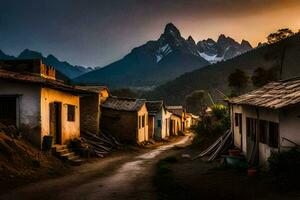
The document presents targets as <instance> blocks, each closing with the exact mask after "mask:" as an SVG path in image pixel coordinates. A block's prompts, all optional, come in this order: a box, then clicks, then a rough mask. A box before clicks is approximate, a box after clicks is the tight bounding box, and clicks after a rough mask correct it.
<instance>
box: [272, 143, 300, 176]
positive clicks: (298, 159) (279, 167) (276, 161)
mask: <svg viewBox="0 0 300 200" xmlns="http://www.w3.org/2000/svg"><path fill="white" fill-rule="evenodd" d="M268 162H269V172H270V173H272V174H273V175H275V176H277V177H281V178H288V179H289V180H290V179H293V180H299V178H300V171H299V169H300V151H299V149H296V148H293V149H291V150H289V151H283V152H280V153H272V155H271V156H270V157H269V159H268Z"/></svg>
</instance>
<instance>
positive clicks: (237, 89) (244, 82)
mask: <svg viewBox="0 0 300 200" xmlns="http://www.w3.org/2000/svg"><path fill="white" fill-rule="evenodd" d="M248 82H249V76H248V75H247V73H246V72H244V71H243V70H240V69H236V70H235V71H234V72H233V73H231V74H230V75H229V77H228V83H229V87H231V88H232V89H233V92H234V93H237V94H238V95H239V94H240V93H241V92H242V90H243V89H245V88H246V87H247V86H248Z"/></svg>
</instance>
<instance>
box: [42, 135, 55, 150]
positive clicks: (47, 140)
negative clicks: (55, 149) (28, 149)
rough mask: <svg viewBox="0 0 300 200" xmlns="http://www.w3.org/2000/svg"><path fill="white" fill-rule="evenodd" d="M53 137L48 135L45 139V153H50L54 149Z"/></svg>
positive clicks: (43, 146)
mask: <svg viewBox="0 0 300 200" xmlns="http://www.w3.org/2000/svg"><path fill="white" fill-rule="evenodd" d="M52 141H53V136H50V135H46V136H44V137H43V143H42V149H43V150H44V151H50V150H51V147H52Z"/></svg>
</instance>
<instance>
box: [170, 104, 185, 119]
mask: <svg viewBox="0 0 300 200" xmlns="http://www.w3.org/2000/svg"><path fill="white" fill-rule="evenodd" d="M166 108H167V110H168V111H169V112H171V113H173V114H174V115H177V116H179V117H182V113H184V108H183V106H166Z"/></svg>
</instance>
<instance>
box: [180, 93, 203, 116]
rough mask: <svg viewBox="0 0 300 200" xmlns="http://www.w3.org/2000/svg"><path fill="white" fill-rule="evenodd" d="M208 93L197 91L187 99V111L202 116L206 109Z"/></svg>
mask: <svg viewBox="0 0 300 200" xmlns="http://www.w3.org/2000/svg"><path fill="white" fill-rule="evenodd" d="M206 102H207V93H206V92H205V91H203V90H195V91H193V92H192V93H191V94H189V95H187V96H186V97H185V105H186V107H187V110H188V111H189V112H191V113H194V114H197V115H198V114H200V115H201V114H202V113H203V112H204V111H205V109H206V106H207V104H206Z"/></svg>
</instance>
